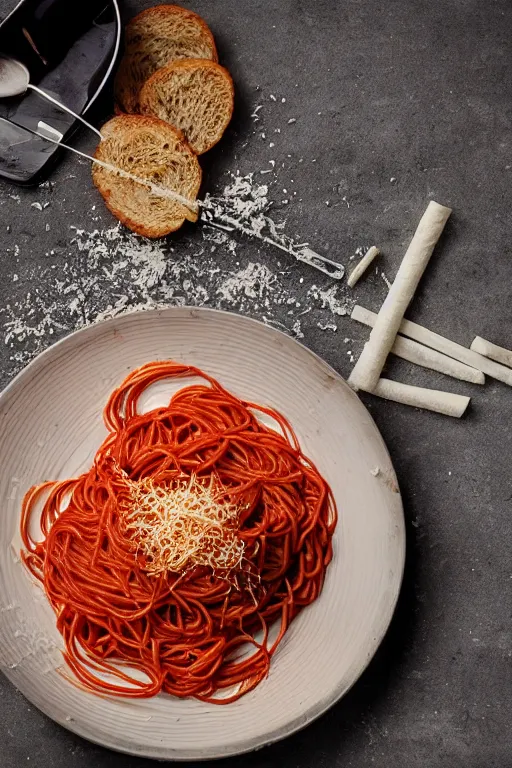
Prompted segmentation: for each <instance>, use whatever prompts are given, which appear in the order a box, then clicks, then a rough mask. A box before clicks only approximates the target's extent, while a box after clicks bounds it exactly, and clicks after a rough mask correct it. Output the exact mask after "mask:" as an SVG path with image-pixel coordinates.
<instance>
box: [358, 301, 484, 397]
mask: <svg viewBox="0 0 512 768" xmlns="http://www.w3.org/2000/svg"><path fill="white" fill-rule="evenodd" d="M351 317H352V320H357V322H359V323H362V324H363V325H369V326H370V328H373V326H374V325H375V320H376V319H377V315H376V314H375V312H370V311H369V310H368V309H364V307H360V306H358V305H357V306H355V307H354V309H353V311H352V315H351ZM391 354H393V355H396V357H401V358H402V359H403V360H407V361H408V362H410V363H414V364H415V365H421V366H422V367H423V368H428V369H430V370H432V371H438V373H443V374H445V376H452V377H453V378H454V379H459V380H460V381H469V382H470V383H471V384H485V376H484V374H483V373H482V372H481V371H479V370H477V369H476V368H472V367H471V366H469V365H466V364H465V363H461V362H459V361H458V360H454V359H453V358H452V357H448V356H447V355H443V354H442V353H441V352H437V351H436V350H434V349H430V347H425V346H424V345H423V344H419V343H418V342H417V341H413V340H412V339H406V338H404V337H403V336H397V337H396V339H395V343H394V344H393V346H392V347H391Z"/></svg>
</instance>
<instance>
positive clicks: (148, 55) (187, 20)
mask: <svg viewBox="0 0 512 768" xmlns="http://www.w3.org/2000/svg"><path fill="white" fill-rule="evenodd" d="M184 58H194V59H209V60H211V61H217V49H216V47H215V40H214V39H213V35H212V33H211V32H210V29H209V28H208V25H207V24H206V22H205V21H203V19H202V18H201V17H200V16H198V15H197V14H196V13H193V12H192V11H188V10H186V9H185V8H180V7H179V6H178V5H157V6H155V7H154V8H148V9H147V10H145V11H142V13H139V14H138V16H135V18H134V19H132V20H131V21H130V22H129V23H128V25H127V26H126V32H125V53H124V57H123V59H122V61H121V64H120V66H119V70H118V73H117V76H116V82H115V99H116V106H117V110H118V112H128V113H136V112H139V91H140V89H141V88H142V86H143V84H144V83H145V81H146V80H147V79H148V77H150V76H151V75H152V74H153V72H156V70H157V69H160V67H163V66H165V65H166V64H168V63H169V62H171V61H176V60H178V59H184Z"/></svg>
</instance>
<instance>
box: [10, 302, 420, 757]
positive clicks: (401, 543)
mask: <svg viewBox="0 0 512 768" xmlns="http://www.w3.org/2000/svg"><path fill="white" fill-rule="evenodd" d="M137 315H139V316H148V315H154V316H167V317H170V318H172V317H173V316H182V317H187V316H188V317H189V318H190V319H194V318H195V317H197V316H199V315H200V316H203V317H204V316H211V317H216V316H228V317H230V318H234V319H235V321H240V322H244V323H247V324H248V325H249V324H253V325H256V326H259V327H260V329H261V328H264V329H265V332H268V333H269V334H270V335H274V336H278V337H282V338H284V339H285V340H286V342H287V343H290V342H291V343H292V344H296V345H298V346H299V347H300V348H301V349H302V350H303V351H305V352H307V353H308V355H310V356H311V357H312V358H313V359H314V360H315V361H316V363H317V364H318V365H320V367H321V368H323V370H324V371H326V372H328V373H329V374H330V375H331V376H332V377H334V379H335V380H336V381H337V382H338V383H340V384H341V385H342V387H343V388H344V389H345V391H346V392H347V393H349V394H350V396H351V397H352V398H354V400H356V401H357V403H358V407H359V408H361V409H363V410H364V412H365V415H366V417H367V418H368V419H369V421H370V424H371V426H372V429H373V431H374V434H375V436H376V438H377V439H378V440H379V442H380V444H381V447H382V448H383V450H384V452H385V453H386V454H387V456H388V459H389V466H390V468H391V470H392V479H393V480H394V482H395V484H396V485H395V487H396V489H397V493H396V494H394V496H395V502H396V504H397V510H396V523H397V530H396V534H395V536H396V539H397V551H398V555H399V557H400V561H399V562H397V563H396V565H395V569H396V581H395V584H394V593H393V595H392V599H391V600H389V602H388V609H387V611H386V612H385V614H384V615H383V616H382V617H381V620H380V624H379V626H378V628H374V633H373V636H372V638H371V639H369V640H368V642H367V644H366V657H365V658H364V659H363V660H361V661H360V663H359V664H358V665H357V667H356V669H355V670H354V672H353V673H352V675H351V678H352V680H351V682H349V683H348V684H344V685H341V686H339V687H338V688H336V689H335V690H334V691H332V692H330V693H329V695H328V696H326V697H324V698H323V699H322V700H321V701H319V702H318V703H317V704H316V706H315V707H310V709H309V711H308V712H305V713H304V714H303V715H302V716H301V717H296V718H295V719H294V720H293V721H291V722H290V723H288V724H286V725H285V726H282V727H281V728H279V729H278V730H277V731H274V732H271V733H270V734H268V736H267V735H266V736H264V737H262V738H260V737H255V738H253V739H252V741H251V742H250V743H248V744H245V745H244V746H243V747H240V746H239V747H237V746H235V745H231V746H229V747H227V748H225V749H217V748H214V749H212V750H210V751H209V752H208V754H205V749H204V748H203V749H199V750H197V751H194V750H193V749H188V751H187V753H185V752H184V751H183V750H182V749H179V750H176V754H175V755H174V756H173V754H172V752H171V751H170V750H169V751H168V754H167V755H166V756H165V757H162V756H159V755H158V754H157V753H156V751H155V753H154V754H149V753H148V750H147V748H144V747H141V749H140V750H137V749H136V748H134V747H133V745H132V747H131V748H130V747H126V748H125V747H123V746H122V745H120V744H116V743H115V741H114V740H112V741H109V740H107V739H105V738H103V739H100V738H98V739H95V738H94V736H91V735H90V734H89V733H87V734H86V733H85V729H81V728H80V727H77V723H76V722H75V721H62V720H61V719H59V718H56V717H54V716H53V715H52V714H50V713H49V712H48V711H47V710H46V707H44V706H40V704H36V703H35V702H34V701H32V699H31V697H30V695H27V694H26V693H25V692H24V691H22V690H21V689H20V688H18V686H17V685H16V683H15V682H14V680H13V679H11V674H10V670H9V669H6V668H5V667H2V672H3V674H4V675H5V676H6V677H7V679H8V680H9V682H10V683H11V684H12V685H13V686H14V687H15V688H16V690H17V691H19V692H20V693H21V694H22V696H24V698H25V699H26V700H27V701H29V702H30V703H31V704H32V705H33V706H34V707H36V709H38V710H39V711H40V712H42V713H43V714H44V715H45V716H46V717H48V718H49V719H50V720H52V721H53V722H55V723H57V724H58V725H60V726H62V727H63V728H65V729H66V730H68V731H70V732H71V733H74V734H76V735H77V736H79V737H80V738H83V739H85V740H87V741H89V742H91V743H93V744H96V745H98V746H101V747H103V748H106V749H110V750H112V751H114V752H117V753H120V754H127V755H133V756H137V757H145V758H149V759H153V760H169V761H174V762H193V761H207V760H219V759H223V758H229V757H235V756H238V755H244V754H248V753H251V752H254V751H256V750H258V749H261V748H263V747H267V746H271V745H272V744H275V743H277V742H279V741H282V740H283V739H286V738H288V737H289V736H293V735H294V734H296V733H298V732H299V731H301V730H303V729H304V728H306V727H307V726H309V725H311V724H312V723H313V722H314V721H315V720H318V719H319V718H320V717H322V716H323V715H324V714H325V713H326V712H327V711H328V710H329V709H331V708H332V707H333V706H334V705H335V704H337V703H338V702H339V701H340V700H341V699H342V698H343V697H344V696H345V695H346V694H347V693H348V692H349V691H350V690H351V689H352V687H353V686H354V685H355V684H356V683H357V682H358V680H359V679H360V678H361V676H362V674H363V673H364V672H365V670H366V669H367V667H368V666H369V664H370V662H371V661H372V659H373V657H374V656H375V654H376V652H377V650H378V648H379V647H380V645H381V643H382V641H383V640H384V637H385V636H386V634H387V632H388V629H389V626H390V624H391V621H392V619H393V616H394V614H395V610H396V606H397V603H398V599H399V596H400V593H401V590H402V583H403V577H404V570H405V560H406V543H407V542H406V528H405V517H404V509H403V500H402V495H401V492H400V488H399V484H398V479H397V477H396V472H395V468H394V465H393V462H392V460H391V456H390V454H389V451H388V448H387V445H386V443H385V441H384V438H383V437H382V435H381V432H380V430H379V428H378V427H377V424H376V423H375V421H374V419H373V417H372V415H371V413H370V412H369V411H368V409H367V408H366V406H365V405H364V403H363V402H362V401H361V400H360V398H359V397H358V396H357V395H356V393H355V392H354V391H353V390H352V389H351V387H350V386H349V385H348V384H347V382H346V381H345V379H344V378H343V376H341V374H340V373H338V371H336V369H335V368H333V367H332V366H331V365H330V364H329V363H328V362H327V361H326V360H324V359H323V358H322V357H321V356H320V355H319V354H317V353H316V352H314V351H313V350H311V349H310V348H309V347H307V346H306V345H305V344H304V343H302V342H301V341H299V340H297V339H296V338H294V337H293V336H290V335H289V334H288V333H285V332H284V331H282V330H281V329H279V328H275V327H273V326H271V325H268V324H266V323H264V322H262V321H261V320H257V319H256V318H253V317H249V316H247V315H243V314H241V313H238V312H232V311H227V310H223V309H214V308H210V307H195V306H190V305H183V306H169V307H160V308H159V307H154V308H150V309H137V310H133V311H126V312H123V313H121V314H119V315H116V316H114V317H107V318H102V319H101V320H99V321H97V322H92V323H90V324H89V325H86V326H84V327H82V328H78V329H76V330H74V331H71V332H70V333H68V334H66V335H65V336H63V337H62V338H60V339H58V340H57V341H55V342H54V343H53V344H51V345H50V346H48V347H47V348H46V349H44V350H42V351H41V352H39V353H38V354H37V355H36V356H35V357H34V358H33V359H32V360H31V361H30V362H29V363H28V364H27V365H25V366H24V367H23V368H22V369H21V370H20V371H19V372H18V373H17V374H16V375H15V376H14V377H13V378H12V380H11V381H10V382H9V383H8V384H7V385H6V386H5V387H4V388H3V389H2V391H1V392H0V413H1V410H2V408H3V402H4V400H5V398H6V397H8V396H9V395H10V394H11V392H12V390H14V389H15V388H16V387H17V386H19V382H20V381H22V380H23V378H24V377H25V376H27V375H29V374H30V373H31V372H32V370H33V369H34V368H36V367H37V366H38V365H40V364H41V361H42V360H44V359H45V358H46V357H51V356H52V355H54V354H55V353H56V352H57V353H58V351H59V349H61V348H62V347H66V346H67V345H68V344H73V343H74V342H75V341H76V340H77V339H78V340H79V343H80V341H81V340H83V339H86V338H87V336H89V335H91V336H93V335H94V334H95V333H98V329H105V330H107V331H108V326H112V327H114V326H115V325H116V324H117V323H119V322H120V321H121V322H122V321H123V320H124V319H125V318H127V317H131V318H132V319H133V318H134V317H136V316H137ZM13 676H14V677H15V675H13ZM201 753H202V754H201Z"/></svg>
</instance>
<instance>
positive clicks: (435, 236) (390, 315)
mask: <svg viewBox="0 0 512 768" xmlns="http://www.w3.org/2000/svg"><path fill="white" fill-rule="evenodd" d="M450 214H451V209H450V208H446V207H445V206H443V205H439V203H435V202H433V201H431V202H430V203H429V204H428V207H427V210H426V211H425V213H424V214H423V216H422V218H421V221H420V223H419V225H418V228H417V230H416V232H415V234H414V237H413V239H412V241H411V244H410V245H409V248H408V249H407V252H406V254H405V256H404V258H403V260H402V263H401V264H400V267H399V269H398V272H397V275H396V277H395V279H394V281H393V285H392V286H391V288H390V290H389V293H388V295H387V297H386V299H385V301H384V303H383V305H382V307H381V309H380V312H379V315H378V318H377V320H376V322H375V326H374V329H373V331H372V332H371V334H370V339H369V341H368V342H367V344H365V346H364V348H363V351H362V353H361V357H360V358H359V360H358V361H357V363H356V365H355V367H354V370H353V371H352V374H351V375H350V378H349V380H348V383H349V384H350V385H351V386H352V387H353V389H355V390H358V389H363V390H366V391H367V392H371V391H372V390H373V389H375V387H376V385H377V382H378V380H379V377H380V374H381V371H382V368H383V366H384V363H385V362H386V358H387V356H388V354H389V352H390V350H391V347H392V346H393V343H394V341H395V337H396V334H397V333H398V329H399V327H400V323H401V322H402V320H403V317H404V313H405V311H406V309H407V307H408V306H409V303H410V301H411V299H412V297H413V296H414V292H415V290H416V288H417V286H418V283H419V281H420V279H421V276H422V275H423V272H424V271H425V267H426V266H427V264H428V262H429V259H430V257H431V255H432V252H433V250H434V247H435V245H436V243H437V241H438V240H439V237H440V236H441V232H442V231H443V229H444V226H445V224H446V222H447V221H448V217H449V216H450Z"/></svg>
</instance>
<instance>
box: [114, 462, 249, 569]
mask: <svg viewBox="0 0 512 768" xmlns="http://www.w3.org/2000/svg"><path fill="white" fill-rule="evenodd" d="M130 486H131V494H130V501H129V504H128V507H127V509H126V512H125V519H124V522H125V528H126V532H127V534H128V535H129V537H130V538H131V539H132V541H133V542H134V543H135V544H136V545H137V550H138V552H139V553H141V554H142V555H143V556H144V559H145V566H144V567H145V570H146V571H147V573H149V574H151V575H155V576H157V575H159V574H162V573H165V572H167V571H171V572H174V573H180V572H184V571H186V570H189V569H190V568H193V567H194V566H207V567H210V568H212V570H213V571H214V572H215V573H222V574H224V575H225V574H227V573H228V572H229V571H231V570H233V569H234V568H238V567H240V564H241V561H242V557H243V554H244V546H245V545H244V542H243V541H242V540H241V539H240V538H239V537H238V523H239V516H240V509H239V507H238V506H236V505H235V504H232V503H230V502H229V501H227V500H226V497H225V489H224V488H223V487H222V486H221V485H220V484H219V483H218V482H216V481H215V479H214V478H213V477H211V478H210V480H209V481H206V480H200V479H198V478H196V477H195V476H192V477H190V478H187V479H181V480H176V481H174V482H173V483H171V484H170V485H167V486H161V485H156V484H155V482H154V480H153V479H152V478H144V479H143V480H140V481H139V482H137V483H130Z"/></svg>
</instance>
